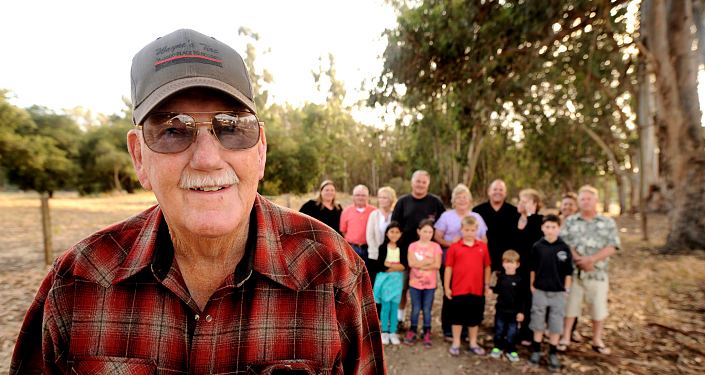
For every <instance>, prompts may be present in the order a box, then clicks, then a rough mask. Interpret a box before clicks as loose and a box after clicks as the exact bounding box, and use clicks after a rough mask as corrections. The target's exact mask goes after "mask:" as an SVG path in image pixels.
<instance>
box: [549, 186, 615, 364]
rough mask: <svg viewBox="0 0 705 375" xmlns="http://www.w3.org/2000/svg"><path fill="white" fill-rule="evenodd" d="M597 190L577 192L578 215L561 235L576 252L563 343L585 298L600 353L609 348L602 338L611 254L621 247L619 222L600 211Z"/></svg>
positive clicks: (566, 224)
mask: <svg viewBox="0 0 705 375" xmlns="http://www.w3.org/2000/svg"><path fill="white" fill-rule="evenodd" d="M597 201H598V194H597V189H595V188H594V187H592V186H590V185H585V186H583V187H581V188H580V190H579V191H578V208H579V212H578V214H575V215H572V216H570V217H569V218H568V219H566V221H565V225H564V226H563V228H562V229H561V234H560V235H561V238H562V239H563V241H565V243H567V244H568V245H569V246H570V248H571V252H572V255H573V261H574V262H575V265H576V266H577V267H576V270H575V272H574V274H573V285H572V289H571V291H570V293H569V295H568V303H567V308H566V318H565V329H564V330H563V338H562V339H561V342H560V344H561V345H560V346H562V348H561V349H563V347H565V346H566V345H568V344H569V343H570V333H571V328H572V326H573V323H574V322H575V319H576V317H578V316H579V315H580V313H581V308H582V303H583V300H585V301H587V302H588V304H589V307H590V309H589V310H588V311H589V315H590V317H591V319H592V331H593V335H592V349H593V350H594V351H596V352H598V353H600V354H609V353H610V350H609V348H607V347H606V346H605V343H604V341H603V340H602V328H603V323H604V320H605V318H607V313H608V311H607V293H608V290H609V276H608V273H607V271H608V265H609V257H610V256H611V255H612V254H614V253H615V251H616V250H617V249H619V246H620V240H619V234H618V232H617V225H616V224H615V222H614V220H612V219H611V218H609V217H606V216H603V215H600V214H598V213H597Z"/></svg>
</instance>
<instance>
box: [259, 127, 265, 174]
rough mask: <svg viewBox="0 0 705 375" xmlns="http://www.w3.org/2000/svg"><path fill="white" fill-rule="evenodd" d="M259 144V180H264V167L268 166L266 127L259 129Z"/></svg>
mask: <svg viewBox="0 0 705 375" xmlns="http://www.w3.org/2000/svg"><path fill="white" fill-rule="evenodd" d="M259 131H260V133H259V142H258V143H257V153H258V154H259V166H258V167H259V179H260V180H261V179H263V178H264V166H265V164H267V138H266V137H265V135H264V127H263V126H261V127H260V128H259Z"/></svg>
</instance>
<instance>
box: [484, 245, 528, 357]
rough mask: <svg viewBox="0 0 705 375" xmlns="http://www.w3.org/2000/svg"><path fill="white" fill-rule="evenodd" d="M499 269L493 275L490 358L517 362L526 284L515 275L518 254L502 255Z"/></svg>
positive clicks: (510, 252)
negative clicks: (494, 277)
mask: <svg viewBox="0 0 705 375" xmlns="http://www.w3.org/2000/svg"><path fill="white" fill-rule="evenodd" d="M502 268H504V272H500V273H499V275H498V276H497V283H496V285H495V286H494V293H495V294H496V295H497V304H496V305H495V316H494V348H492V351H491V352H490V356H491V357H492V358H499V357H500V356H501V355H502V350H504V355H505V356H506V357H507V359H508V360H509V361H510V362H517V361H519V355H518V354H517V349H516V338H517V323H518V322H521V321H523V320H524V314H523V313H522V311H524V288H525V285H526V284H524V283H525V282H526V281H525V280H523V279H522V277H521V276H520V275H518V274H517V268H519V253H517V252H516V251H514V250H507V251H505V252H504V254H502Z"/></svg>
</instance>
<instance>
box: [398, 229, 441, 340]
mask: <svg viewBox="0 0 705 375" xmlns="http://www.w3.org/2000/svg"><path fill="white" fill-rule="evenodd" d="M417 233H418V234H419V240H418V241H416V242H412V243H411V244H410V245H409V250H408V253H409V254H408V259H409V269H410V270H411V271H410V272H409V294H411V326H410V327H409V331H408V332H407V334H406V337H405V338H404V343H405V344H408V345H413V344H414V343H415V342H416V331H417V327H418V322H419V313H420V312H421V310H423V332H424V333H423V345H424V346H425V347H427V348H429V347H431V306H432V305H433V295H434V294H435V292H436V277H437V276H436V274H437V273H438V270H439V269H440V268H441V255H442V254H443V251H442V250H441V246H440V245H439V244H437V243H435V242H431V239H432V238H433V220H432V219H425V220H421V223H419V227H418V229H417Z"/></svg>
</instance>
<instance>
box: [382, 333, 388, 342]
mask: <svg viewBox="0 0 705 375" xmlns="http://www.w3.org/2000/svg"><path fill="white" fill-rule="evenodd" d="M382 345H389V334H388V333H387V332H382Z"/></svg>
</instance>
